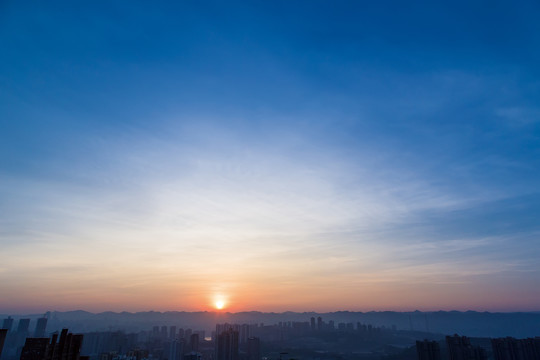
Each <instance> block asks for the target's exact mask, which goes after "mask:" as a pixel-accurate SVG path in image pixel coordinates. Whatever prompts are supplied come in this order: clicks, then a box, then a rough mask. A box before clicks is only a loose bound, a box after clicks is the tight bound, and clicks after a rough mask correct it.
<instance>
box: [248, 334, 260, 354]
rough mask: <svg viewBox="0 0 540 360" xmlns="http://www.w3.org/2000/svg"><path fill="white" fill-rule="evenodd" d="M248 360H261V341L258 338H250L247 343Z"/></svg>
mask: <svg viewBox="0 0 540 360" xmlns="http://www.w3.org/2000/svg"><path fill="white" fill-rule="evenodd" d="M247 345H248V348H247V360H261V341H260V339H259V338H258V337H250V338H248V341H247Z"/></svg>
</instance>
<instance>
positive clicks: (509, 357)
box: [491, 337, 540, 360]
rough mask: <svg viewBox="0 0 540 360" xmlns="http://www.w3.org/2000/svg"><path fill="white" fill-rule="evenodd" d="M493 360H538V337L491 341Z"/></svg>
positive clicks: (539, 344) (539, 357)
mask: <svg viewBox="0 0 540 360" xmlns="http://www.w3.org/2000/svg"><path fill="white" fill-rule="evenodd" d="M491 347H492V349H493V357H494V358H495V360H538V359H540V337H536V338H528V339H515V338H513V337H506V338H499V339H491Z"/></svg>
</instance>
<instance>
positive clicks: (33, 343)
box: [20, 329, 87, 360]
mask: <svg viewBox="0 0 540 360" xmlns="http://www.w3.org/2000/svg"><path fill="white" fill-rule="evenodd" d="M82 341H83V335H81V334H72V333H70V332H68V329H63V330H62V332H61V333H60V337H58V333H55V334H53V336H52V337H51V339H50V341H49V339H48V338H27V339H26V342H25V344H24V347H23V348H22V351H21V358H20V360H83V359H85V360H86V359H87V358H86V357H84V356H80V352H81V345H82Z"/></svg>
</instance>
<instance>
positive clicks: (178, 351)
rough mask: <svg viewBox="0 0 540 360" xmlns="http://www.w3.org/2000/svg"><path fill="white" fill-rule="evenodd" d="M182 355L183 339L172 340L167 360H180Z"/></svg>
mask: <svg viewBox="0 0 540 360" xmlns="http://www.w3.org/2000/svg"><path fill="white" fill-rule="evenodd" d="M183 354H184V339H180V340H176V339H175V340H173V341H172V342H171V347H170V350H169V360H182V357H183Z"/></svg>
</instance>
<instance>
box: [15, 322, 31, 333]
mask: <svg viewBox="0 0 540 360" xmlns="http://www.w3.org/2000/svg"><path fill="white" fill-rule="evenodd" d="M29 327H30V319H19V326H17V332H18V333H19V334H22V333H28V328H29Z"/></svg>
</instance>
